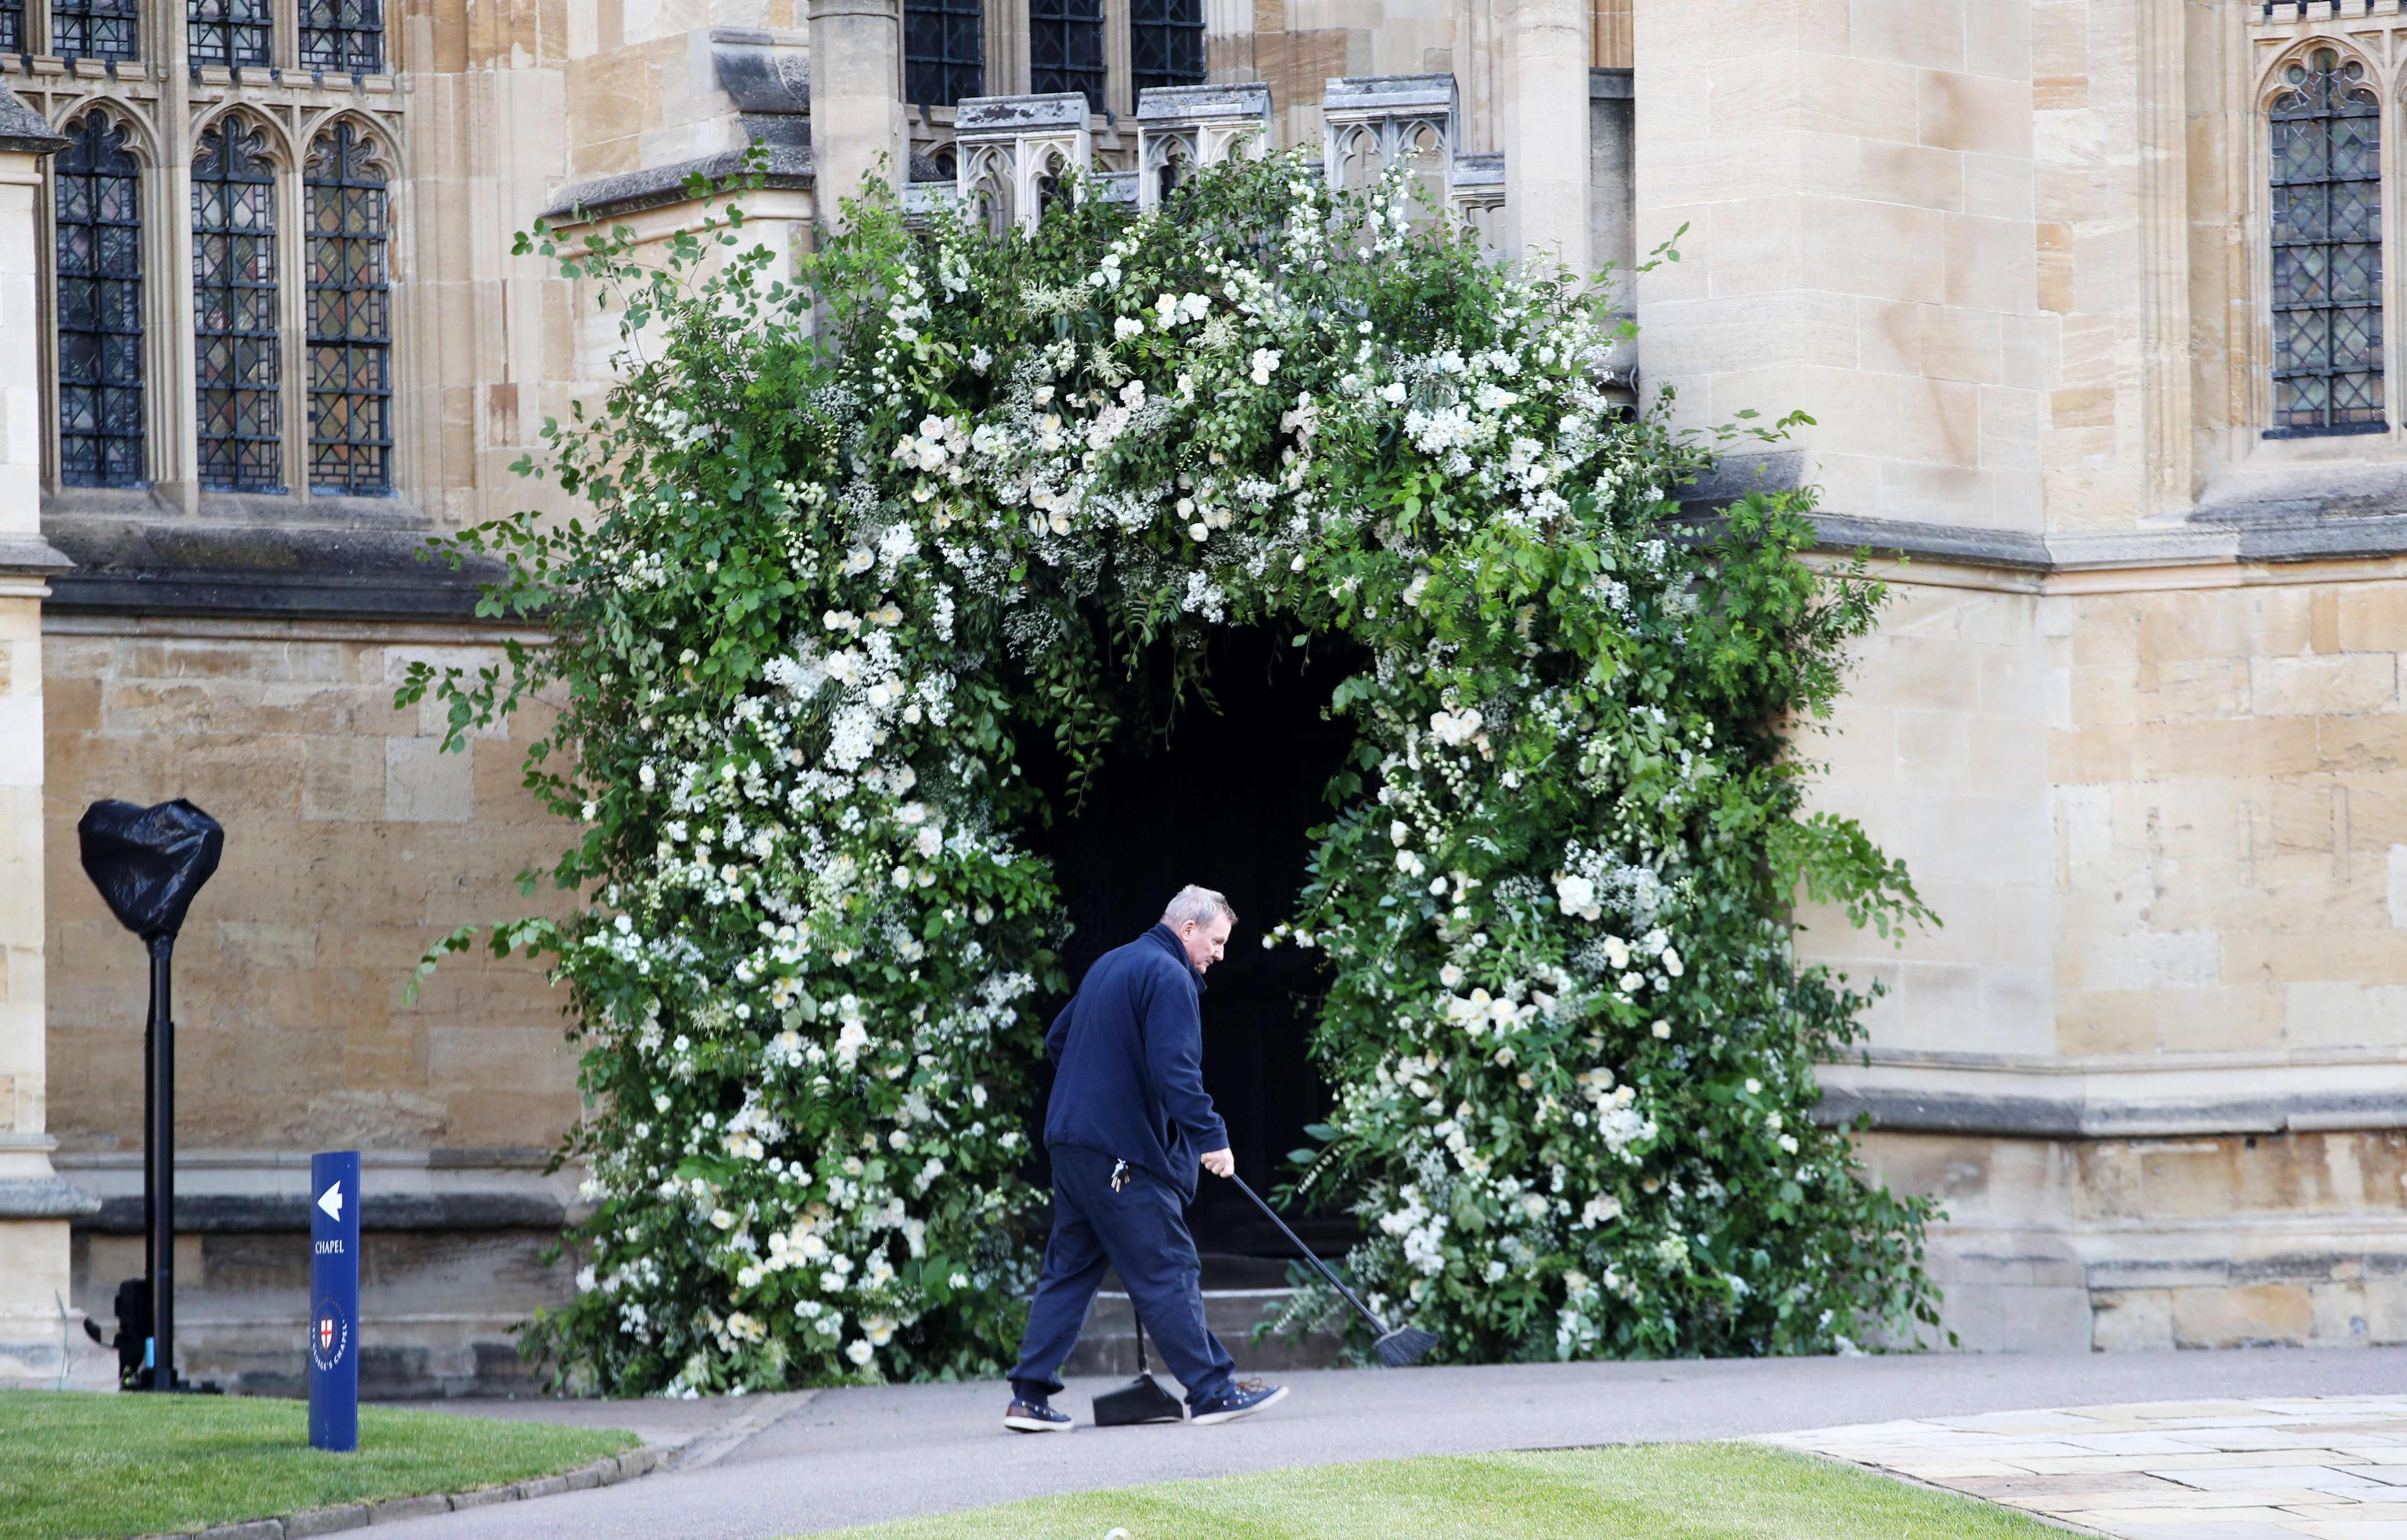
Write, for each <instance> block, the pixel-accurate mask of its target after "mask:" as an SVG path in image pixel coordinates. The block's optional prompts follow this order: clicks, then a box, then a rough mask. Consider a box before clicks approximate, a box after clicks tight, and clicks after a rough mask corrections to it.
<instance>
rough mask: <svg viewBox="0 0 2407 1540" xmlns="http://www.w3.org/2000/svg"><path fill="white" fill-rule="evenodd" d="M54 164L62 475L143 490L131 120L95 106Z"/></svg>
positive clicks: (138, 214)
mask: <svg viewBox="0 0 2407 1540" xmlns="http://www.w3.org/2000/svg"><path fill="white" fill-rule="evenodd" d="M66 136H67V141H68V143H67V148H66V149H64V150H61V151H59V154H58V158H57V159H56V160H54V161H52V162H51V163H50V199H51V201H50V209H51V221H50V222H51V224H52V226H53V227H54V228H55V230H56V232H57V235H58V280H59V310H58V328H59V479H60V480H61V481H62V482H64V484H65V485H67V486H70V487H138V486H140V485H141V484H142V482H143V480H144V478H145V475H146V470H147V467H146V466H145V464H144V463H143V452H142V439H143V430H142V417H143V413H142V180H141V167H140V165H139V164H138V163H136V162H135V159H134V155H133V152H132V151H131V150H128V149H127V148H126V144H127V141H128V139H129V138H130V136H131V135H129V133H128V131H127V130H126V128H125V127H124V125H122V124H121V123H117V122H113V121H110V120H109V119H108V118H107V116H105V115H104V114H102V113H98V112H87V113H85V114H84V115H83V116H82V117H80V118H78V119H76V120H74V121H71V122H69V123H68V124H67V126H66Z"/></svg>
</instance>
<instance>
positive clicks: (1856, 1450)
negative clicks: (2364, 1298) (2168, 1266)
mask: <svg viewBox="0 0 2407 1540" xmlns="http://www.w3.org/2000/svg"><path fill="white" fill-rule="evenodd" d="M1761 1441H1762V1442H1763V1443H1766V1444H1772V1445H1776V1446H1778V1447H1782V1448H1787V1449H1797V1450H1802V1451H1803V1452H1805V1453H1809V1454H1817V1455H1821V1456H1824V1457H1826V1458H1828V1459H1831V1460H1841V1461H1845V1462H1849V1463H1851V1464H1857V1465H1863V1466H1867V1467H1869V1468H1871V1469H1873V1470H1877V1471H1885V1472H1887V1473H1888V1474H1890V1475H1892V1476H1901V1477H1903V1478H1906V1479H1908V1480H1913V1481H1918V1482H1921V1483H1923V1484H1925V1485H1928V1486H1933V1487H1944V1488H1946V1489H1948V1490H1953V1491H1960V1492H1963V1493H1965V1494H1966V1495H1967V1496H1971V1497H1978V1498H1981V1499H1983V1500H1985V1501H1987V1502H1991V1503H1996V1504H2001V1505H2002V1506H2005V1507H2010V1508H2019V1509H2021V1510H2023V1511H2024V1512H2026V1513H2030V1514H2034V1515H2037V1516H2038V1517H2041V1518H2044V1519H2049V1520H2052V1521H2053V1522H2056V1523H2058V1524H2070V1525H2074V1526H2077V1527H2079V1528H2082V1529H2086V1530H2089V1531H2092V1532H2095V1533H2101V1534H2107V1535H2115V1536H2119V1537H2125V1540H2303V1537H2310V1536H2311V1537H2313V1540H2407V1396H2322V1397H2314V1398H2299V1397H2282V1398H2269V1399H2266V1400H2262V1401H2212V1402H2176V1401H2168V1402H2157V1403H2147V1402H2142V1403H2136V1404H2128V1405H2112V1406H2064V1407H2056V1408H2051V1409H2049V1410H2045V1411H2035V1412H1991V1413H1987V1414H1984V1415H1981V1416H1976V1417H1933V1418H1909V1419H1900V1420H1897V1421H1892V1422H1872V1423H1858V1424H1855V1425H1853V1426H1849V1427H1842V1428H1817V1429H1813V1430H1810V1431H1808V1432H1805V1433H1772V1434H1768V1435H1765V1436H1764V1437H1763V1438H1762V1440H1761Z"/></svg>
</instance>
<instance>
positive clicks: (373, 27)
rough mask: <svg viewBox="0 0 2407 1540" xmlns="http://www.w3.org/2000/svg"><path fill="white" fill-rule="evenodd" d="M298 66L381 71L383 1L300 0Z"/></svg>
mask: <svg viewBox="0 0 2407 1540" xmlns="http://www.w3.org/2000/svg"><path fill="white" fill-rule="evenodd" d="M301 67H302V68H303V69H310V70H333V71H335V72H337V73H341V74H349V75H377V74H380V73H382V71H383V69H384V0H301Z"/></svg>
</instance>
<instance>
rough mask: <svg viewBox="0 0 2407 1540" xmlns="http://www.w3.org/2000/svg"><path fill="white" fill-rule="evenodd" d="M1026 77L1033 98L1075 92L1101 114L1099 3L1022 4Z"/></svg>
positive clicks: (1048, 0)
mask: <svg viewBox="0 0 2407 1540" xmlns="http://www.w3.org/2000/svg"><path fill="white" fill-rule="evenodd" d="M1028 78H1029V87H1028V89H1029V90H1030V91H1031V92H1032V93H1034V94H1036V95H1039V96H1047V95H1052V94H1055V93H1061V92H1071V91H1080V92H1084V93H1086V95H1087V110H1088V111H1090V112H1101V111H1102V110H1103V108H1104V5H1103V0H1028Z"/></svg>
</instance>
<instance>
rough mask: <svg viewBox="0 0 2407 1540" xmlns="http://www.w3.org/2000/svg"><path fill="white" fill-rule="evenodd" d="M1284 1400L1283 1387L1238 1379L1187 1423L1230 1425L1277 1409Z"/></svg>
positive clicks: (1285, 1388) (1285, 1397)
mask: <svg viewBox="0 0 2407 1540" xmlns="http://www.w3.org/2000/svg"><path fill="white" fill-rule="evenodd" d="M1286 1399H1287V1387H1286V1386H1284V1385H1267V1384H1264V1383H1263V1382H1262V1381H1260V1380H1259V1379H1241V1380H1239V1381H1237V1382H1236V1383H1235V1384H1233V1385H1232V1386H1230V1387H1229V1388H1228V1389H1227V1390H1223V1391H1221V1392H1220V1393H1219V1394H1218V1395H1216V1396H1214V1397H1213V1398H1212V1399H1211V1400H1209V1401H1206V1402H1203V1403H1201V1404H1199V1405H1197V1406H1196V1408H1195V1410H1194V1411H1193V1412H1191V1413H1190V1414H1189V1416H1188V1419H1187V1420H1188V1421H1189V1422H1234V1421H1235V1420H1237V1419H1239V1418H1241V1417H1251V1416H1253V1415H1254V1414H1255V1413H1256V1412H1259V1411H1262V1410H1264V1409H1265V1408H1268V1407H1272V1406H1275V1405H1278V1404H1279V1403H1280V1402H1282V1401H1285V1400H1286Z"/></svg>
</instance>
